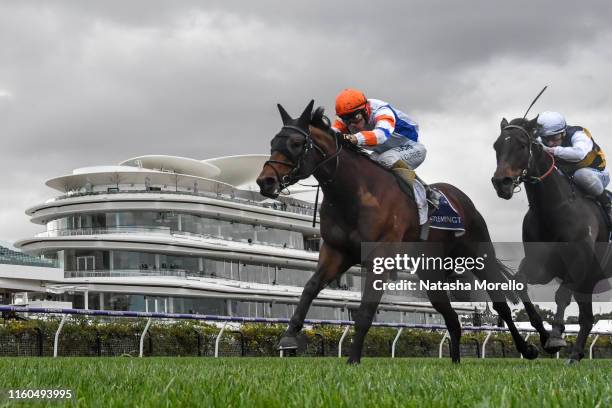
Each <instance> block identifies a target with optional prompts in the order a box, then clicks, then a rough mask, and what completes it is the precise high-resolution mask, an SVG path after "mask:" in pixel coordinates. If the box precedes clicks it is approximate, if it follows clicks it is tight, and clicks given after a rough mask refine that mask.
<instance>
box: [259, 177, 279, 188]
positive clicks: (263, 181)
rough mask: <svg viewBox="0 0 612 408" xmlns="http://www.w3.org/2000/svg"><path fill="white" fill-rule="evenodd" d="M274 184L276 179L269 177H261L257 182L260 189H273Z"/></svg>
mask: <svg viewBox="0 0 612 408" xmlns="http://www.w3.org/2000/svg"><path fill="white" fill-rule="evenodd" d="M275 183H276V179H275V178H274V177H271V176H267V177H262V178H259V179H258V180H257V184H259V187H261V188H270V187H273V186H274V184H275Z"/></svg>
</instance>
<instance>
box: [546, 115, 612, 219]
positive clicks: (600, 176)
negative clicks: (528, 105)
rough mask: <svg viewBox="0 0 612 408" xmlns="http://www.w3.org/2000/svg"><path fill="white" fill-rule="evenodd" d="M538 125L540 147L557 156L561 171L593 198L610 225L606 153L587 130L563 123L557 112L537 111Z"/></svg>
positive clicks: (610, 206)
mask: <svg viewBox="0 0 612 408" xmlns="http://www.w3.org/2000/svg"><path fill="white" fill-rule="evenodd" d="M538 125H539V126H538V136H539V137H540V138H541V140H542V143H543V144H544V150H546V151H547V152H549V153H551V154H552V155H554V156H555V157H556V158H557V160H558V161H559V167H560V168H561V169H562V170H564V171H566V172H567V173H569V174H570V175H572V174H573V178H574V181H575V182H576V184H577V185H578V186H579V187H581V188H582V190H583V191H584V192H585V193H586V194H588V195H591V196H593V197H595V198H596V199H597V201H598V202H599V203H600V204H601V206H602V207H603V209H604V210H605V211H606V213H607V214H608V224H609V225H612V204H611V203H610V198H609V197H608V194H607V193H606V191H605V188H606V186H607V185H608V183H610V174H609V172H608V169H606V156H605V155H604V153H603V151H602V150H601V148H600V147H599V146H598V145H597V143H595V140H594V139H593V137H592V136H591V132H589V131H588V129H586V128H583V127H581V126H567V123H566V122H565V118H564V117H563V115H561V114H560V113H558V112H542V113H540V114H539V115H538Z"/></svg>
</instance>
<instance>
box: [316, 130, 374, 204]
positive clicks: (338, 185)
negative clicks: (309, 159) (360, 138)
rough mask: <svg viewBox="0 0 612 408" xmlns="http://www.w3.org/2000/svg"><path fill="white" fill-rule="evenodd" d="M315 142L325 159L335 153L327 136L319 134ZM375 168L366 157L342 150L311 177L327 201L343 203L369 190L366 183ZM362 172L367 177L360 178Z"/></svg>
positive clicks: (333, 143) (332, 143) (334, 148)
mask: <svg viewBox="0 0 612 408" xmlns="http://www.w3.org/2000/svg"><path fill="white" fill-rule="evenodd" d="M315 134H317V133H316V132H313V136H314V135H315ZM315 142H317V143H318V144H319V146H321V147H322V148H323V150H324V151H325V154H326V155H327V157H330V156H332V155H333V154H335V153H336V145H335V141H333V139H332V138H331V137H330V136H329V135H326V134H325V135H323V134H322V133H321V134H319V135H318V137H316V138H315ZM322 160H325V159H324V158H322V159H321V161H322ZM376 167H377V166H375V165H374V163H369V162H368V159H367V158H366V157H362V156H360V155H359V154H358V153H355V152H351V151H349V150H348V149H342V151H341V152H340V153H339V154H338V157H337V158H336V159H332V160H329V161H328V162H327V163H325V164H324V165H322V166H321V167H320V168H319V169H318V170H317V171H315V172H314V174H313V176H314V177H315V178H316V179H317V181H318V182H319V184H320V185H321V188H322V189H323V193H324V194H325V198H326V199H327V200H330V201H332V202H338V203H343V202H345V201H346V200H347V198H348V197H357V196H358V195H359V194H360V192H363V191H364V190H369V189H370V188H369V187H368V185H367V182H368V180H370V179H372V176H373V174H372V173H373V172H374V171H375V170H376ZM378 170H381V171H382V169H378ZM364 172H368V176H367V177H366V176H363V177H361V175H362V174H363V173H364ZM353 202H354V201H353Z"/></svg>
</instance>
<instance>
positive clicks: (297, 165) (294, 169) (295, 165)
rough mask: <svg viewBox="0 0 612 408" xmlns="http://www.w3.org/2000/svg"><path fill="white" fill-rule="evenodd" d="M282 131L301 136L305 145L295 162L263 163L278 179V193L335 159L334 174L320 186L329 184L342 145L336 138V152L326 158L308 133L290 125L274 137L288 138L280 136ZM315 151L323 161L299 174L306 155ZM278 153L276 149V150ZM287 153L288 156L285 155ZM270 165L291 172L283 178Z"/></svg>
mask: <svg viewBox="0 0 612 408" xmlns="http://www.w3.org/2000/svg"><path fill="white" fill-rule="evenodd" d="M283 130H291V131H294V132H298V133H299V134H301V135H302V136H304V138H305V143H304V146H303V147H302V151H300V152H299V154H297V155H295V157H296V160H295V161H291V162H288V161H282V160H268V161H266V162H265V163H264V166H270V168H271V169H272V170H273V171H274V173H275V174H276V178H277V179H278V182H279V184H280V191H282V190H284V189H286V188H287V187H289V186H290V185H291V184H293V183H295V182H297V181H298V180H302V179H305V178H308V177H310V176H312V175H313V174H314V173H315V172H316V171H317V170H319V169H320V168H321V167H322V166H323V165H325V164H327V163H328V162H329V161H330V160H333V159H336V166H335V169H334V172H333V174H332V176H331V177H330V178H329V179H328V180H326V181H324V182H322V183H321V184H324V185H325V184H328V183H331V182H332V181H333V179H334V177H335V176H336V171H337V170H338V161H339V157H338V156H339V154H340V152H341V151H342V145H341V144H340V143H339V142H338V137H335V136H334V140H335V142H336V151H335V152H334V154H332V155H331V156H327V154H326V153H325V151H324V150H323V148H321V147H320V146H319V145H318V144H317V143H316V142H315V141H314V139H313V138H312V135H311V134H310V132H306V131H304V130H303V129H301V128H299V127H297V126H291V125H285V126H283V127H282V129H281V133H279V134H278V135H276V137H281V138H288V137H289V136H290V134H282V131H283ZM312 149H315V150H317V151H318V152H319V153H320V154H321V156H322V157H323V160H322V161H321V162H319V163H318V164H317V165H316V166H315V167H314V169H313V170H312V171H311V172H309V173H307V174H302V175H300V174H299V171H300V169H301V168H302V166H303V165H304V162H305V159H306V156H307V155H308V153H309V152H310V151H311V150H312ZM277 151H278V149H277ZM282 153H283V154H285V156H287V157H291V156H293V155H292V154H290V153H289V151H286V152H282ZM287 153H289V154H287ZM272 164H280V165H282V166H287V167H289V168H290V169H291V170H290V171H289V173H287V174H285V175H284V176H281V175H280V173H279V172H278V170H277V169H276V167H275V166H272Z"/></svg>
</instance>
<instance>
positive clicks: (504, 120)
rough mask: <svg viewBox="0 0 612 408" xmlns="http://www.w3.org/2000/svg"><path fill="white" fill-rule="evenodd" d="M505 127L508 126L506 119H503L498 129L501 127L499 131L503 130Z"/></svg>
mask: <svg viewBox="0 0 612 408" xmlns="http://www.w3.org/2000/svg"><path fill="white" fill-rule="evenodd" d="M506 126H508V121H507V120H506V118H503V119H502V121H501V123H500V124H499V127H501V130H504V128H505V127H506Z"/></svg>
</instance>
